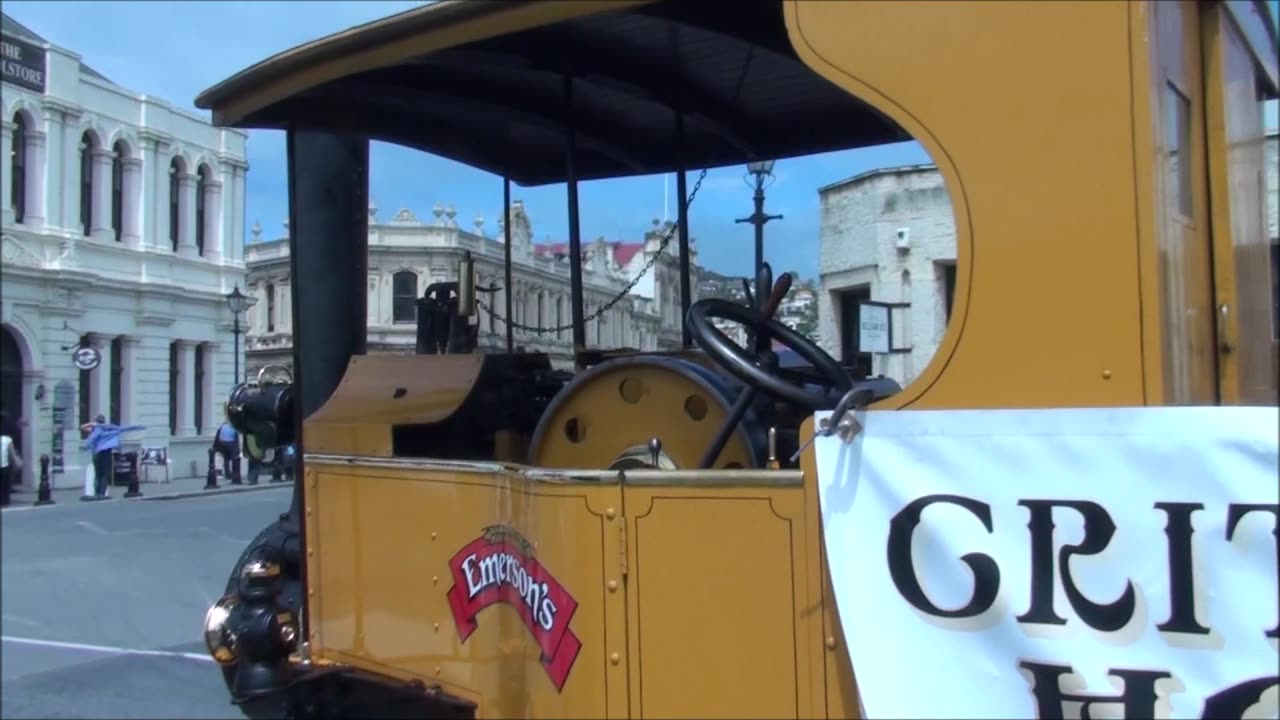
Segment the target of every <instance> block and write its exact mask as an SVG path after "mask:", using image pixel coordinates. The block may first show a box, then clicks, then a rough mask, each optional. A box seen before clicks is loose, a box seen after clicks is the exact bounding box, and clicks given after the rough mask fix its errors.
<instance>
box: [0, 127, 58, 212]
mask: <svg viewBox="0 0 1280 720" xmlns="http://www.w3.org/2000/svg"><path fill="white" fill-rule="evenodd" d="M43 114H44V127H45V132H47V133H48V137H49V138H50V140H49V142H48V143H47V144H46V147H45V151H44V157H43V158H41V160H42V162H41V163H40V167H41V170H42V172H41V176H42V177H41V178H40V181H39V184H40V185H42V186H43V191H42V192H41V195H42V196H43V197H44V199H45V202H44V203H42V204H41V206H40V216H41V217H43V218H45V224H46V225H49V226H57V225H58V224H59V222H58V221H59V219H60V218H61V217H62V207H63V205H64V204H65V203H66V201H67V200H66V196H65V194H64V193H63V192H62V178H61V177H60V176H59V175H58V173H56V172H53V171H52V168H56V167H59V166H60V165H61V163H62V155H63V154H64V153H65V152H66V151H67V148H66V146H65V145H63V144H62V141H61V138H62V132H63V130H62V126H63V123H64V122H65V120H64V116H63V111H62V109H61V108H60V107H58V106H57V105H54V106H51V107H45V108H44V113H43ZM8 157H9V156H8V155H6V156H5V158H8ZM45 168H50V170H49V171H48V172H43V170H44V169H45ZM6 197H7V196H6ZM28 206H30V204H29V203H28Z"/></svg>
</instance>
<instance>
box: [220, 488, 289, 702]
mask: <svg viewBox="0 0 1280 720" xmlns="http://www.w3.org/2000/svg"><path fill="white" fill-rule="evenodd" d="M290 526H292V527H290ZM297 536H298V533H297V526H296V524H294V523H290V522H289V515H288V513H284V514H281V515H280V517H279V519H277V520H276V521H275V522H273V523H271V524H270V525H268V526H267V527H266V528H264V529H263V530H262V532H260V533H258V536H257V537H255V538H254V539H253V541H252V542H250V543H249V544H248V546H246V547H245V549H244V552H242V553H241V554H240V558H239V559H238V560H236V564H235V566H234V567H233V568H232V570H231V577H229V578H228V579H227V585H226V589H225V594H227V595H233V594H237V593H238V592H239V586H240V571H241V569H242V568H244V566H245V565H246V564H247V563H248V562H250V560H251V558H253V557H254V555H255V554H256V552H257V551H258V550H259V548H262V547H264V546H274V547H275V548H276V549H277V550H279V553H278V554H277V557H280V558H281V562H280V574H281V578H280V585H279V591H278V592H277V594H276V596H275V605H276V608H277V609H279V610H289V611H290V612H292V613H293V616H294V617H295V618H296V617H298V616H299V613H300V612H301V609H302V576H301V567H300V565H299V563H300V562H301V558H300V557H299V556H298V555H299V553H298V544H297ZM221 669H222V678H223V681H224V682H225V683H226V685H227V692H228V693H229V694H230V695H231V696H232V697H235V681H236V671H237V669H238V663H231V664H229V665H222V666H221ZM285 698H286V695H285V694H284V693H278V694H273V695H271V696H267V697H263V698H255V699H250V700H246V701H244V702H242V703H240V704H239V707H240V710H241V712H243V713H244V715H245V717H248V718H251V719H252V720H266V719H267V718H284V717H287V716H288V715H290V714H291V713H289V712H288V703H287V702H286V701H285Z"/></svg>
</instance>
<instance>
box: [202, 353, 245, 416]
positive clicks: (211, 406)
mask: <svg viewBox="0 0 1280 720" xmlns="http://www.w3.org/2000/svg"><path fill="white" fill-rule="evenodd" d="M240 339H241V340H244V338H240ZM218 347H219V346H218V344H217V343H205V344H204V380H203V381H202V382H201V383H200V393H201V394H202V395H204V404H203V406H202V407H201V410H202V411H203V414H204V417H202V418H200V421H201V422H200V424H201V426H202V428H203V432H204V434H205V435H212V434H213V433H215V432H217V430H218V425H219V424H221V422H222V417H221V415H222V413H221V411H220V408H221V407H222V406H223V403H222V402H219V398H220V397H221V398H222V399H224V400H225V396H226V391H222V392H221V395H219V388H221V387H222V383H220V382H218V372H219V369H218ZM227 365H228V367H227V370H226V372H227V377H231V374H232V372H234V369H233V368H232V367H231V364H230V363H228V364H227ZM243 370H244V368H243V366H242V367H241V371H242V372H243Z"/></svg>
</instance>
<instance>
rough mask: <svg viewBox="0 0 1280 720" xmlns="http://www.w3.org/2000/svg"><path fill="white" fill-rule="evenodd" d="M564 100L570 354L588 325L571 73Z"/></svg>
mask: <svg viewBox="0 0 1280 720" xmlns="http://www.w3.org/2000/svg"><path fill="white" fill-rule="evenodd" d="M564 103H565V183H566V185H567V186H568V188H567V189H568V193H569V298H570V303H571V304H572V305H573V307H572V312H573V354H574V356H575V365H576V357H577V355H578V354H579V353H581V352H583V351H584V350H586V349H587V326H586V321H585V319H584V318H583V315H584V313H583V297H582V235H581V233H580V231H579V228H578V173H577V169H576V168H575V167H574V162H573V160H574V155H575V154H576V150H577V148H576V145H577V137H576V133H575V130H574V119H573V76H572V75H569V74H568V73H566V74H565V76H564Z"/></svg>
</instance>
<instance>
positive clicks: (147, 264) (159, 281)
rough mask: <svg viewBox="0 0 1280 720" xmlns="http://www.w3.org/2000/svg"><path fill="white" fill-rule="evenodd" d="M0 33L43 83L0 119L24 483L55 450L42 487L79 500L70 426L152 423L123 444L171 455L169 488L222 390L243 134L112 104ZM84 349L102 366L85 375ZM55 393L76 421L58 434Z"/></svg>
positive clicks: (9, 401)
mask: <svg viewBox="0 0 1280 720" xmlns="http://www.w3.org/2000/svg"><path fill="white" fill-rule="evenodd" d="M3 33H4V39H5V42H6V43H10V44H20V45H21V48H20V50H21V53H22V54H24V55H30V56H31V57H28V58H24V62H27V64H28V65H30V66H33V67H36V66H42V67H43V68H44V71H43V76H42V80H43V83H42V86H41V83H27V84H26V85H22V84H11V83H10V82H8V81H7V80H6V82H5V83H4V86H3V115H0V125H3V128H2V129H3V132H0V141H2V142H0V157H3V158H4V159H5V162H6V166H5V167H4V169H3V172H0V177H2V178H3V189H2V190H0V215H2V219H3V224H2V226H3V237H2V238H0V257H2V258H3V263H4V269H3V274H4V278H3V283H0V288H2V289H3V302H2V303H0V315H2V317H0V323H2V325H3V327H2V328H0V336H2V337H0V340H2V341H3V353H2V354H3V366H4V367H3V381H4V387H3V389H0V397H2V398H3V401H4V407H5V412H6V413H7V414H10V415H11V416H20V417H22V418H23V419H25V420H26V426H25V428H24V430H23V433H22V435H23V437H21V438H20V445H21V449H22V452H23V455H24V457H25V458H26V459H27V460H28V462H26V463H25V464H24V465H25V467H24V469H23V476H24V477H23V481H24V483H25V484H27V485H28V486H31V485H32V484H34V482H35V481H36V480H37V477H36V474H37V472H38V469H39V463H38V458H39V456H40V455H41V454H44V453H52V454H54V455H55V456H56V455H58V453H57V451H56V450H55V448H57V447H60V448H61V461H62V462H61V467H60V468H59V467H58V465H56V464H55V472H54V474H53V477H52V480H53V482H54V484H55V486H64V485H67V486H75V487H79V486H80V485H81V483H82V482H83V475H82V472H83V465H84V463H85V462H87V461H88V453H87V452H85V451H81V450H79V433H78V432H77V431H76V429H75V428H76V426H77V425H78V424H79V423H80V422H82V421H84V420H87V419H89V418H91V417H93V416H96V415H98V414H99V413H101V414H103V415H108V416H110V417H111V418H112V419H113V420H116V421H119V422H122V423H127V424H140V425H145V426H146V428H147V429H146V430H144V431H142V432H138V433H130V434H129V435H128V436H126V437H125V442H126V444H137V445H146V446H164V447H167V448H168V449H169V454H170V457H171V458H172V459H173V462H174V465H173V468H172V470H173V472H174V473H175V474H177V475H179V476H182V475H189V474H191V472H192V469H193V463H200V468H201V469H203V460H204V459H205V450H206V449H207V448H208V446H209V444H210V442H211V441H212V436H213V433H214V432H215V430H216V429H217V426H218V424H219V422H220V421H221V407H222V400H223V398H225V396H226V393H227V390H228V389H229V388H230V385H231V382H232V379H233V370H232V368H233V364H234V359H233V357H232V347H233V344H234V343H233V337H232V332H231V328H232V323H231V316H230V311H229V310H228V308H227V304H226V300H225V295H226V294H227V293H228V292H230V291H231V289H232V287H233V286H234V285H236V284H237V283H239V284H241V286H243V283H244V281H245V274H244V265H243V264H242V258H241V255H242V252H241V251H242V248H243V246H244V232H243V228H244V192H245V173H246V171H247V169H248V164H247V163H246V161H245V137H246V136H245V133H243V132H241V131H238V130H229V129H221V128H215V127H213V126H212V125H211V124H210V123H209V122H208V121H206V120H204V119H202V118H200V117H197V116H195V115H193V114H189V113H187V112H185V111H182V110H179V109H177V108H175V107H173V106H171V105H168V104H166V103H165V102H163V101H161V100H159V99H157V98H155V97H152V96H147V95H142V94H139V93H136V92H133V91H131V90H127V89H125V88H122V87H120V86H119V85H116V84H114V83H113V82H111V81H110V80H108V79H107V78H105V77H103V76H102V75H101V74H100V73H97V72H95V71H94V70H93V69H92V68H90V67H89V66H88V65H85V64H84V63H82V62H81V59H80V57H79V56H78V55H76V54H75V53H72V52H70V51H68V50H65V49H62V48H60V47H57V46H55V45H52V44H50V43H48V42H47V41H46V40H44V39H43V38H41V37H40V36H39V35H36V34H35V33H34V32H32V31H31V30H30V29H28V28H26V27H24V26H22V25H21V24H19V23H17V22H14V21H13V20H12V19H10V18H9V17H7V16H4V17H3ZM7 60H8V58H7ZM29 85H33V86H29ZM82 342H85V343H88V344H89V345H90V346H92V347H95V348H97V349H98V350H99V352H100V353H101V358H102V362H101V365H99V366H98V367H96V368H94V369H92V370H89V371H84V372H82V371H80V370H78V369H77V368H76V367H75V366H73V364H72V361H71V355H72V348H74V347H75V346H76V345H77V344H78V343H82ZM60 385H61V386H62V387H63V388H64V391H63V393H62V394H63V395H65V391H66V389H68V388H69V389H70V390H71V392H72V395H71V401H70V402H71V405H72V406H71V407H70V409H69V412H68V413H67V417H66V418H65V422H64V427H65V428H66V430H64V431H63V432H62V433H55V431H54V425H53V417H54V414H53V404H54V400H55V397H57V396H58V394H59V393H58V392H57V388H58V387H59V386H60ZM64 399H65V398H64ZM55 435H56V437H55ZM55 440H56V442H55Z"/></svg>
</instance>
